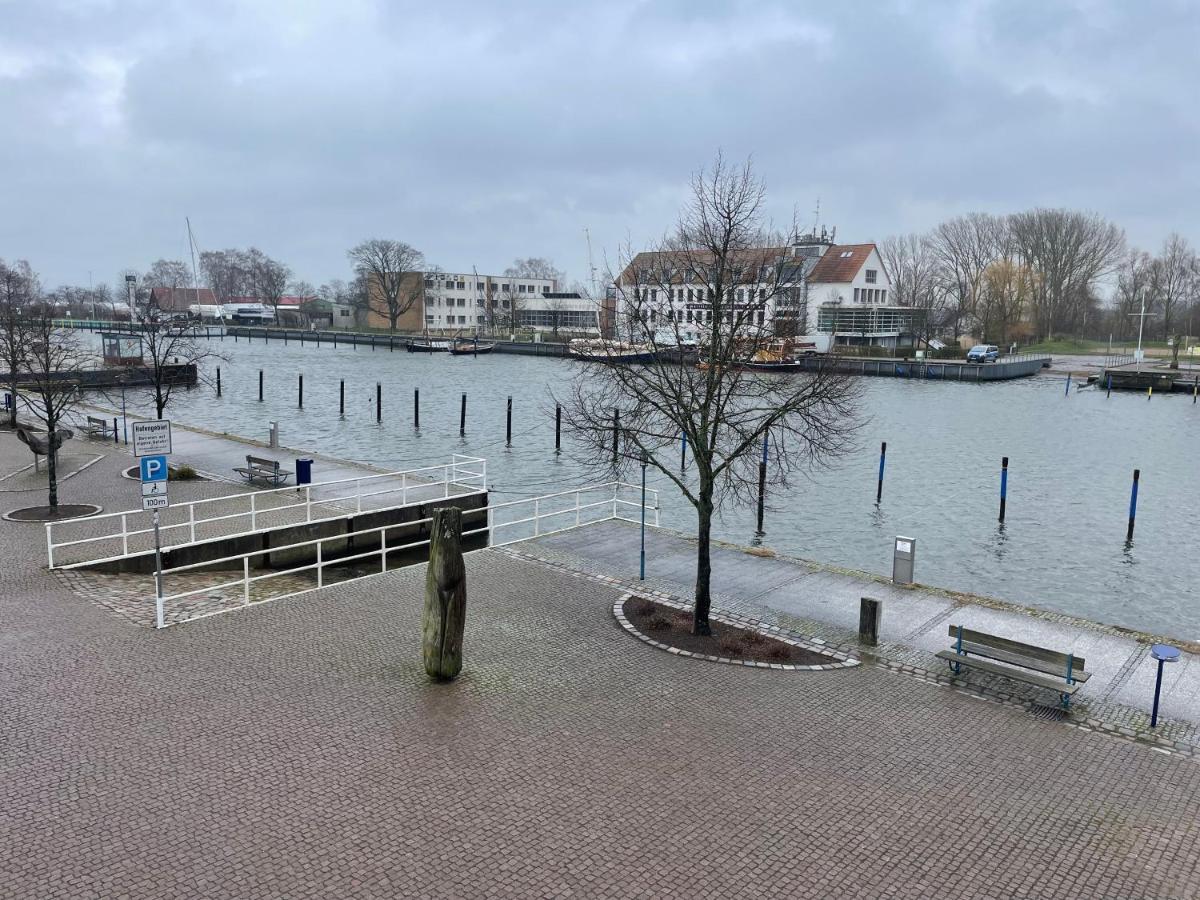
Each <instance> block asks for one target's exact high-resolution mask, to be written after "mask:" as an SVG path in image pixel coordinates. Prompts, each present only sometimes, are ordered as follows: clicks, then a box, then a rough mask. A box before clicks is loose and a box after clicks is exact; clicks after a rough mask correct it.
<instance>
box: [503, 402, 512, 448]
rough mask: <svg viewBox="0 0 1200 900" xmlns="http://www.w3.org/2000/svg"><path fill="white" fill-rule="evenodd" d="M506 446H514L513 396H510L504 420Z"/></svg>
mask: <svg viewBox="0 0 1200 900" xmlns="http://www.w3.org/2000/svg"><path fill="white" fill-rule="evenodd" d="M504 446H506V447H511V446H512V397H509V398H508V413H507V415H506V416H505V420H504Z"/></svg>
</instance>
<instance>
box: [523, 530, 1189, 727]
mask: <svg viewBox="0 0 1200 900" xmlns="http://www.w3.org/2000/svg"><path fill="white" fill-rule="evenodd" d="M637 541H638V535H637V528H636V526H633V525H630V524H628V523H624V522H617V521H609V522H605V523H602V524H599V525H592V526H588V527H587V528H583V529H577V530H571V531H565V532H561V533H559V534H555V535H550V536H549V537H543V538H539V539H538V540H536V541H530V542H527V543H524V544H521V545H520V548H521V549H522V550H523V551H524V552H526V553H532V554H535V555H537V556H540V557H543V558H545V559H548V560H552V561H557V562H562V563H564V564H565V565H567V566H568V567H570V568H572V569H579V570H583V571H590V572H595V573H598V574H605V575H614V576H616V577H618V578H621V579H623V580H625V581H626V582H628V583H636V581H637V576H638V543H637ZM695 567H696V551H695V544H694V542H693V541H692V540H691V539H689V538H688V537H686V536H684V535H681V534H678V533H676V532H673V531H668V530H666V529H648V530H647V536H646V572H647V578H648V581H649V583H650V584H651V585H652V586H654V587H656V588H658V589H660V590H664V591H666V592H668V593H671V594H676V595H679V596H682V597H685V598H690V597H691V596H692V592H693V589H694V585H695V577H696V576H695ZM712 579H713V580H712V586H713V592H714V596H715V599H714V603H715V604H716V605H718V606H721V607H723V608H726V609H732V610H737V611H740V612H746V613H749V614H751V615H754V616H756V617H758V618H760V619H764V620H769V621H772V622H774V623H777V624H781V625H785V626H788V627H791V628H795V629H797V630H800V631H804V632H806V633H810V634H817V635H819V636H821V637H824V638H827V639H830V640H833V641H836V642H838V643H847V644H856V642H857V629H858V613H859V599H860V598H861V597H864V596H869V597H875V598H877V599H879V600H882V601H883V607H884V612H883V625H882V629H881V633H880V638H881V646H880V647H879V648H878V651H877V652H878V653H879V655H880V656H882V657H884V658H886V659H890V660H894V661H899V662H901V663H904V664H906V665H912V666H919V667H921V668H923V669H925V670H928V671H930V672H933V673H936V674H939V675H940V674H946V673H947V672H948V669H947V666H946V664H945V663H944V662H942V661H941V660H938V659H936V658H935V657H934V654H935V653H936V652H937V651H939V650H943V649H947V648H948V647H949V646H950V638H949V636H948V630H949V626H950V625H951V624H955V625H957V624H962V625H964V626H966V627H968V628H972V629H976V630H979V631H986V632H989V633H991V634H999V635H1003V636H1005V637H1010V638H1012V639H1014V640H1018V641H1022V642H1024V643H1029V644H1035V645H1038V646H1042V647H1049V648H1051V649H1054V650H1060V651H1062V652H1068V651H1070V652H1073V653H1075V654H1076V655H1077V656H1081V657H1083V658H1084V659H1085V661H1086V667H1087V671H1089V672H1091V673H1092V678H1091V679H1090V680H1089V681H1088V682H1087V684H1086V685H1085V686H1084V687H1083V688H1082V689H1081V690H1080V692H1079V693H1078V694H1077V695H1076V699H1075V700H1074V701H1072V705H1073V706H1074V707H1075V708H1076V716H1077V717H1078V718H1080V719H1083V720H1086V719H1088V718H1091V719H1093V720H1096V721H1103V722H1104V723H1107V724H1110V725H1112V726H1113V727H1117V728H1122V729H1128V730H1131V731H1138V732H1148V731H1149V717H1150V715H1149V714H1150V702H1151V699H1152V697H1153V692H1154V678H1155V672H1156V666H1157V664H1156V663H1155V661H1154V660H1153V659H1152V658H1151V657H1150V654H1149V648H1150V640H1149V639H1146V638H1142V637H1138V636H1134V635H1131V634H1130V633H1129V632H1124V631H1120V630H1118V629H1115V628H1110V627H1106V626H1102V625H1097V624H1094V623H1092V622H1086V621H1083V620H1079V619H1073V618H1071V617H1069V616H1064V615H1060V614H1055V613H1043V612H1039V611H1034V610H1025V609H1021V608H1018V607H1014V606H1010V605H1006V604H1002V603H999V602H997V601H989V600H987V599H986V598H980V597H971V596H969V595H964V594H958V593H954V592H950V591H941V590H937V589H935V588H928V587H924V586H916V587H912V588H905V587H897V586H894V585H892V584H891V583H890V582H889V581H888V580H886V579H882V578H877V577H874V576H870V575H866V574H863V573H858V572H850V571H846V570H840V569H834V568H831V567H828V566H821V565H817V564H813V563H806V562H802V561H799V560H793V559H786V558H773V557H763V556H758V555H753V554H752V553H749V552H747V551H746V550H744V549H742V548H738V547H733V546H718V547H717V549H716V550H715V551H714V557H713V576H712ZM1183 646H1185V647H1190V649H1192V650H1196V649H1198V648H1196V647H1194V646H1192V645H1188V644H1183ZM968 680H969V681H971V682H973V683H980V684H984V685H989V686H996V687H998V688H999V689H1000V690H1001V691H1003V692H1004V693H1006V694H1011V695H1012V696H1014V697H1019V698H1027V699H1032V700H1035V701H1037V702H1040V703H1046V704H1053V703H1054V702H1055V701H1056V698H1055V697H1054V695H1052V694H1050V693H1049V692H1047V691H1037V690H1035V689H1029V690H1021V689H1019V688H1018V687H1017V686H1016V685H1015V683H1014V682H1010V681H1008V680H1007V679H988V678H986V677H982V678H981V677H980V676H978V675H970V676H968ZM1160 717H1162V718H1165V719H1168V720H1172V721H1167V722H1162V721H1160V727H1159V729H1158V731H1157V732H1156V734H1158V735H1160V736H1165V737H1167V738H1171V739H1174V740H1178V741H1182V742H1184V743H1186V744H1188V745H1189V746H1191V745H1195V744H1197V743H1198V742H1200V728H1198V726H1200V656H1198V655H1197V654H1196V653H1194V652H1184V654H1183V657H1182V660H1181V661H1180V662H1178V663H1174V664H1172V665H1169V666H1168V667H1167V669H1166V671H1165V673H1164V678H1163V694H1162V705H1161V707H1160Z"/></svg>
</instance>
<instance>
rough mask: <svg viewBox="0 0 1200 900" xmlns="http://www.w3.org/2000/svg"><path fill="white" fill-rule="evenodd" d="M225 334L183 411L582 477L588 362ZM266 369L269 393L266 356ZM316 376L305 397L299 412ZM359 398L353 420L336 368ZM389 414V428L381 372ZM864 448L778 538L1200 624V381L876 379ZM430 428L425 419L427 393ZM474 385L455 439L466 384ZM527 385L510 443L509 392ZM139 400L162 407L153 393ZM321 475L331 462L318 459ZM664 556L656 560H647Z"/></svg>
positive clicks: (547, 485) (733, 536)
mask: <svg viewBox="0 0 1200 900" xmlns="http://www.w3.org/2000/svg"><path fill="white" fill-rule="evenodd" d="M218 346H219V348H220V349H221V350H222V351H223V352H226V353H228V354H229V355H230V357H231V358H230V359H229V360H228V361H226V362H222V363H220V365H221V368H222V383H223V387H224V393H223V396H222V397H220V398H217V397H215V396H214V394H213V392H212V391H211V390H208V389H197V390H195V391H191V392H188V393H185V394H181V395H179V398H178V400H177V401H176V402H175V405H174V407H173V410H172V415H173V417H174V418H176V419H178V420H179V421H181V422H185V423H193V424H196V425H200V426H203V427H206V428H209V429H213V430H216V431H227V432H230V433H232V434H239V435H243V436H247V437H254V438H258V439H265V438H266V437H267V429H268V423H269V422H270V421H278V422H279V423H280V429H281V434H282V441H283V443H284V444H285V445H289V446H293V447H302V448H307V449H311V450H315V451H319V452H322V453H326V454H330V455H334V456H340V457H345V458H349V459H355V460H360V461H363V462H369V463H373V464H376V465H381V466H387V467H404V466H417V465H422V464H427V463H430V462H436V461H438V460H441V459H444V458H446V457H447V456H448V455H449V454H450V453H452V452H461V453H470V454H475V455H479V456H485V457H487V460H488V474H489V480H490V481H491V483H492V487H493V489H494V491H495V492H496V495H497V499H498V500H500V499H503V500H508V499H513V498H516V497H519V496H531V495H535V494H543V493H549V492H551V491H554V490H559V489H562V488H565V487H570V486H575V485H577V484H579V483H580V482H582V481H584V480H586V474H585V472H584V471H583V469H582V468H581V467H580V465H579V464H578V463H577V462H576V461H575V460H574V459H573V458H572V457H571V455H570V453H569V452H567V451H568V450H569V447H568V445H567V443H566V439H565V438H564V453H563V454H561V455H558V456H556V455H555V453H554V415H553V399H552V395H551V392H552V391H553V390H557V391H558V392H559V394H560V395H561V394H563V393H565V390H564V389H565V387H566V385H567V382H568V380H569V379H570V378H571V377H572V374H573V373H574V372H575V367H574V365H573V364H572V363H570V362H566V361H562V360H554V359H544V358H533V357H518V356H509V355H493V356H481V357H478V358H472V357H450V356H447V355H444V354H409V353H404V352H397V353H389V352H387V350H377V351H375V352H372V351H371V350H369V349H367V348H359V349H358V350H352V349H351V348H349V347H338V348H336V349H334V348H332V347H328V346H322V347H321V348H319V349H318V348H315V347H312V346H307V347H303V348H301V347H299V346H297V345H296V344H295V343H292V344H291V345H289V346H288V347H284V346H282V345H281V344H278V343H271V344H268V345H264V344H262V343H261V342H255V343H253V344H251V345H247V344H246V343H245V342H244V341H242V342H239V343H237V344H234V343H233V342H232V341H231V340H228V339H227V340H225V341H224V342H222V343H220V344H219V345H218ZM260 368H262V369H263V370H264V371H265V379H266V391H265V398H264V402H263V403H261V404H260V403H259V402H258V401H257V393H258V370H259V369H260ZM301 373H302V374H304V376H305V379H304V409H303V410H298V409H297V408H296V388H297V384H296V380H297V375H299V374H301ZM340 379H345V382H346V414H345V417H344V418H339V416H338V382H339V380H340ZM377 381H378V382H379V383H380V384H381V385H382V390H383V404H382V408H383V424H382V425H376V424H375V406H374V401H375V383H376V382H377ZM865 387H866V390H865V393H864V398H863V412H864V415H865V417H866V424H865V425H864V428H863V430H862V433H861V437H860V450H859V451H858V452H856V453H853V454H851V455H849V456H847V457H845V458H844V459H842V460H841V461H840V462H839V463H838V464H837V465H836V466H835V467H833V468H831V469H828V470H824V471H818V472H815V473H812V475H811V476H810V477H807V478H804V477H802V478H797V479H795V483H794V484H793V485H792V487H791V488H790V489H789V490H788V491H787V492H786V494H774V495H770V494H769V496H768V511H767V516H766V521H765V529H766V534H765V535H763V536H762V538H761V540H762V542H763V543H764V544H765V545H767V546H769V547H772V548H774V549H776V550H777V551H779V552H781V553H785V554H792V555H796V556H803V557H806V558H809V559H815V560H820V561H822V562H828V563H834V564H838V565H844V566H849V567H854V568H859V569H865V570H868V571H872V572H878V573H881V574H887V573H888V572H890V567H891V546H892V539H893V537H894V536H895V535H897V534H905V535H911V536H913V537H916V538H917V539H918V542H919V543H918V546H919V548H920V549H919V552H918V555H917V560H916V576H917V579H918V580H919V581H921V582H924V583H927V584H936V585H939V586H943V587H949V588H955V589H959V590H965V591H972V592H976V593H981V594H989V595H993V596H997V597H1001V598H1004V599H1008V600H1012V601H1015V602H1019V603H1026V604H1029V605H1033V606H1040V607H1044V608H1050V609H1056V610H1061V611H1064V612H1068V613H1072V614H1075V615H1080V616H1084V617H1087V618H1090V619H1096V620H1100V621H1108V622H1116V623H1119V624H1122V625H1126V626H1130V627H1134V628H1140V629H1145V630H1153V631H1159V632H1165V633H1167V634H1170V635H1174V636H1177V637H1181V638H1197V637H1200V602H1198V601H1200V587H1198V585H1200V554H1198V553H1197V552H1196V550H1197V546H1196V537H1195V530H1194V522H1195V519H1196V516H1197V515H1200V479H1198V478H1196V476H1195V472H1194V463H1193V459H1194V448H1195V447H1196V446H1197V438H1198V437H1200V407H1197V406H1193V405H1192V403H1191V398H1190V397H1185V396H1184V395H1178V396H1168V395H1164V396H1161V397H1160V396H1157V395H1156V396H1155V397H1154V399H1153V401H1152V402H1149V403H1148V402H1146V399H1145V397H1144V396H1143V395H1130V394H1121V393H1114V394H1113V395H1112V397H1111V398H1107V399H1106V398H1105V396H1104V393H1103V392H1100V391H1096V390H1093V389H1088V390H1081V391H1073V392H1071V394H1070V396H1064V393H1063V387H1062V381H1061V379H1059V378H1054V379H1053V380H1051V379H1048V378H1027V379H1023V380H1021V381H1015V382H1007V383H1003V384H990V385H989V384H983V385H974V384H945V383H941V382H917V381H903V380H893V379H882V378H868V379H866V380H865ZM414 389H419V390H420V393H421V429H420V430H419V431H417V430H416V429H414V428H413V391H414ZM463 391H465V392H467V394H468V408H467V427H466V434H465V435H463V436H460V435H459V419H458V417H459V403H460V395H461V393H462V392H463ZM510 395H511V396H512V398H513V440H512V446H511V447H506V446H505V406H506V398H507V397H508V396H510ZM130 399H131V404H132V405H135V406H136V408H138V409H140V410H141V411H143V412H147V411H148V410H149V406H148V404H147V402H146V398H145V397H131V398H130ZM885 440H886V441H887V443H888V460H887V471H886V482H885V485H884V493H883V502H882V504H881V505H879V506H876V504H875V489H876V480H877V477H878V466H879V456H878V452H879V444H880V442H881V441H885ZM1003 456H1008V457H1009V482H1008V507H1007V515H1006V522H1005V524H1004V526H1003V527H999V526H998V523H997V521H996V519H997V514H998V504H999V489H1000V459H1001V457H1003ZM1134 468H1140V469H1141V471H1142V479H1141V497H1140V502H1139V509H1138V530H1137V536H1136V539H1135V542H1134V544H1133V546H1132V547H1129V548H1126V549H1125V550H1124V551H1122V546H1121V542H1122V540H1123V539H1124V536H1125V528H1126V525H1127V518H1128V501H1129V485H1130V476H1131V473H1132V471H1133V469H1134ZM316 476H317V477H319V476H320V472H319V469H318V471H317V473H316ZM649 485H650V487H652V488H658V489H659V490H661V491H662V507H663V509H662V522H663V523H664V524H665V525H668V526H670V527H674V528H678V529H681V530H685V531H686V530H690V529H691V528H693V527H694V525H695V516H694V513H693V512H692V510H691V507H689V506H688V505H687V503H686V502H685V501H683V500H682V498H680V497H679V496H678V495H677V493H676V492H675V490H674V488H673V487H672V486H671V485H670V483H669V482H668V481H667V479H666V478H665V477H662V476H659V477H657V478H656V477H655V476H654V473H653V472H651V473H650V481H649ZM755 525H756V522H755V509H754V505H753V504H750V505H748V506H746V507H741V508H726V509H724V510H722V512H721V514H720V516H719V521H718V523H717V525H716V531H717V533H716V536H717V537H720V538H722V539H725V540H730V541H734V542H737V543H742V544H749V543H751V542H752V541H754V539H755V533H754V532H755ZM647 564H648V566H649V568H650V569H651V571H652V570H653V565H654V561H653V560H652V559H651V560H649V561H648V563H647Z"/></svg>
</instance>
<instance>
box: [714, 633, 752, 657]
mask: <svg viewBox="0 0 1200 900" xmlns="http://www.w3.org/2000/svg"><path fill="white" fill-rule="evenodd" d="M717 646H718V647H720V648H721V652H722V653H724V654H725V655H726V656H741V655H742V654H744V653H745V652H746V647H745V645H744V644H743V643H742V641H741V639H740V638H736V637H732V636H730V637H723V638H721V641H720V643H719V644H718V645H717Z"/></svg>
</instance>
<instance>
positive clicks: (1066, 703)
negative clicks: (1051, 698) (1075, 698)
mask: <svg viewBox="0 0 1200 900" xmlns="http://www.w3.org/2000/svg"><path fill="white" fill-rule="evenodd" d="M1062 708H1063V709H1070V708H1071V695H1070V694H1063V695H1062Z"/></svg>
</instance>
